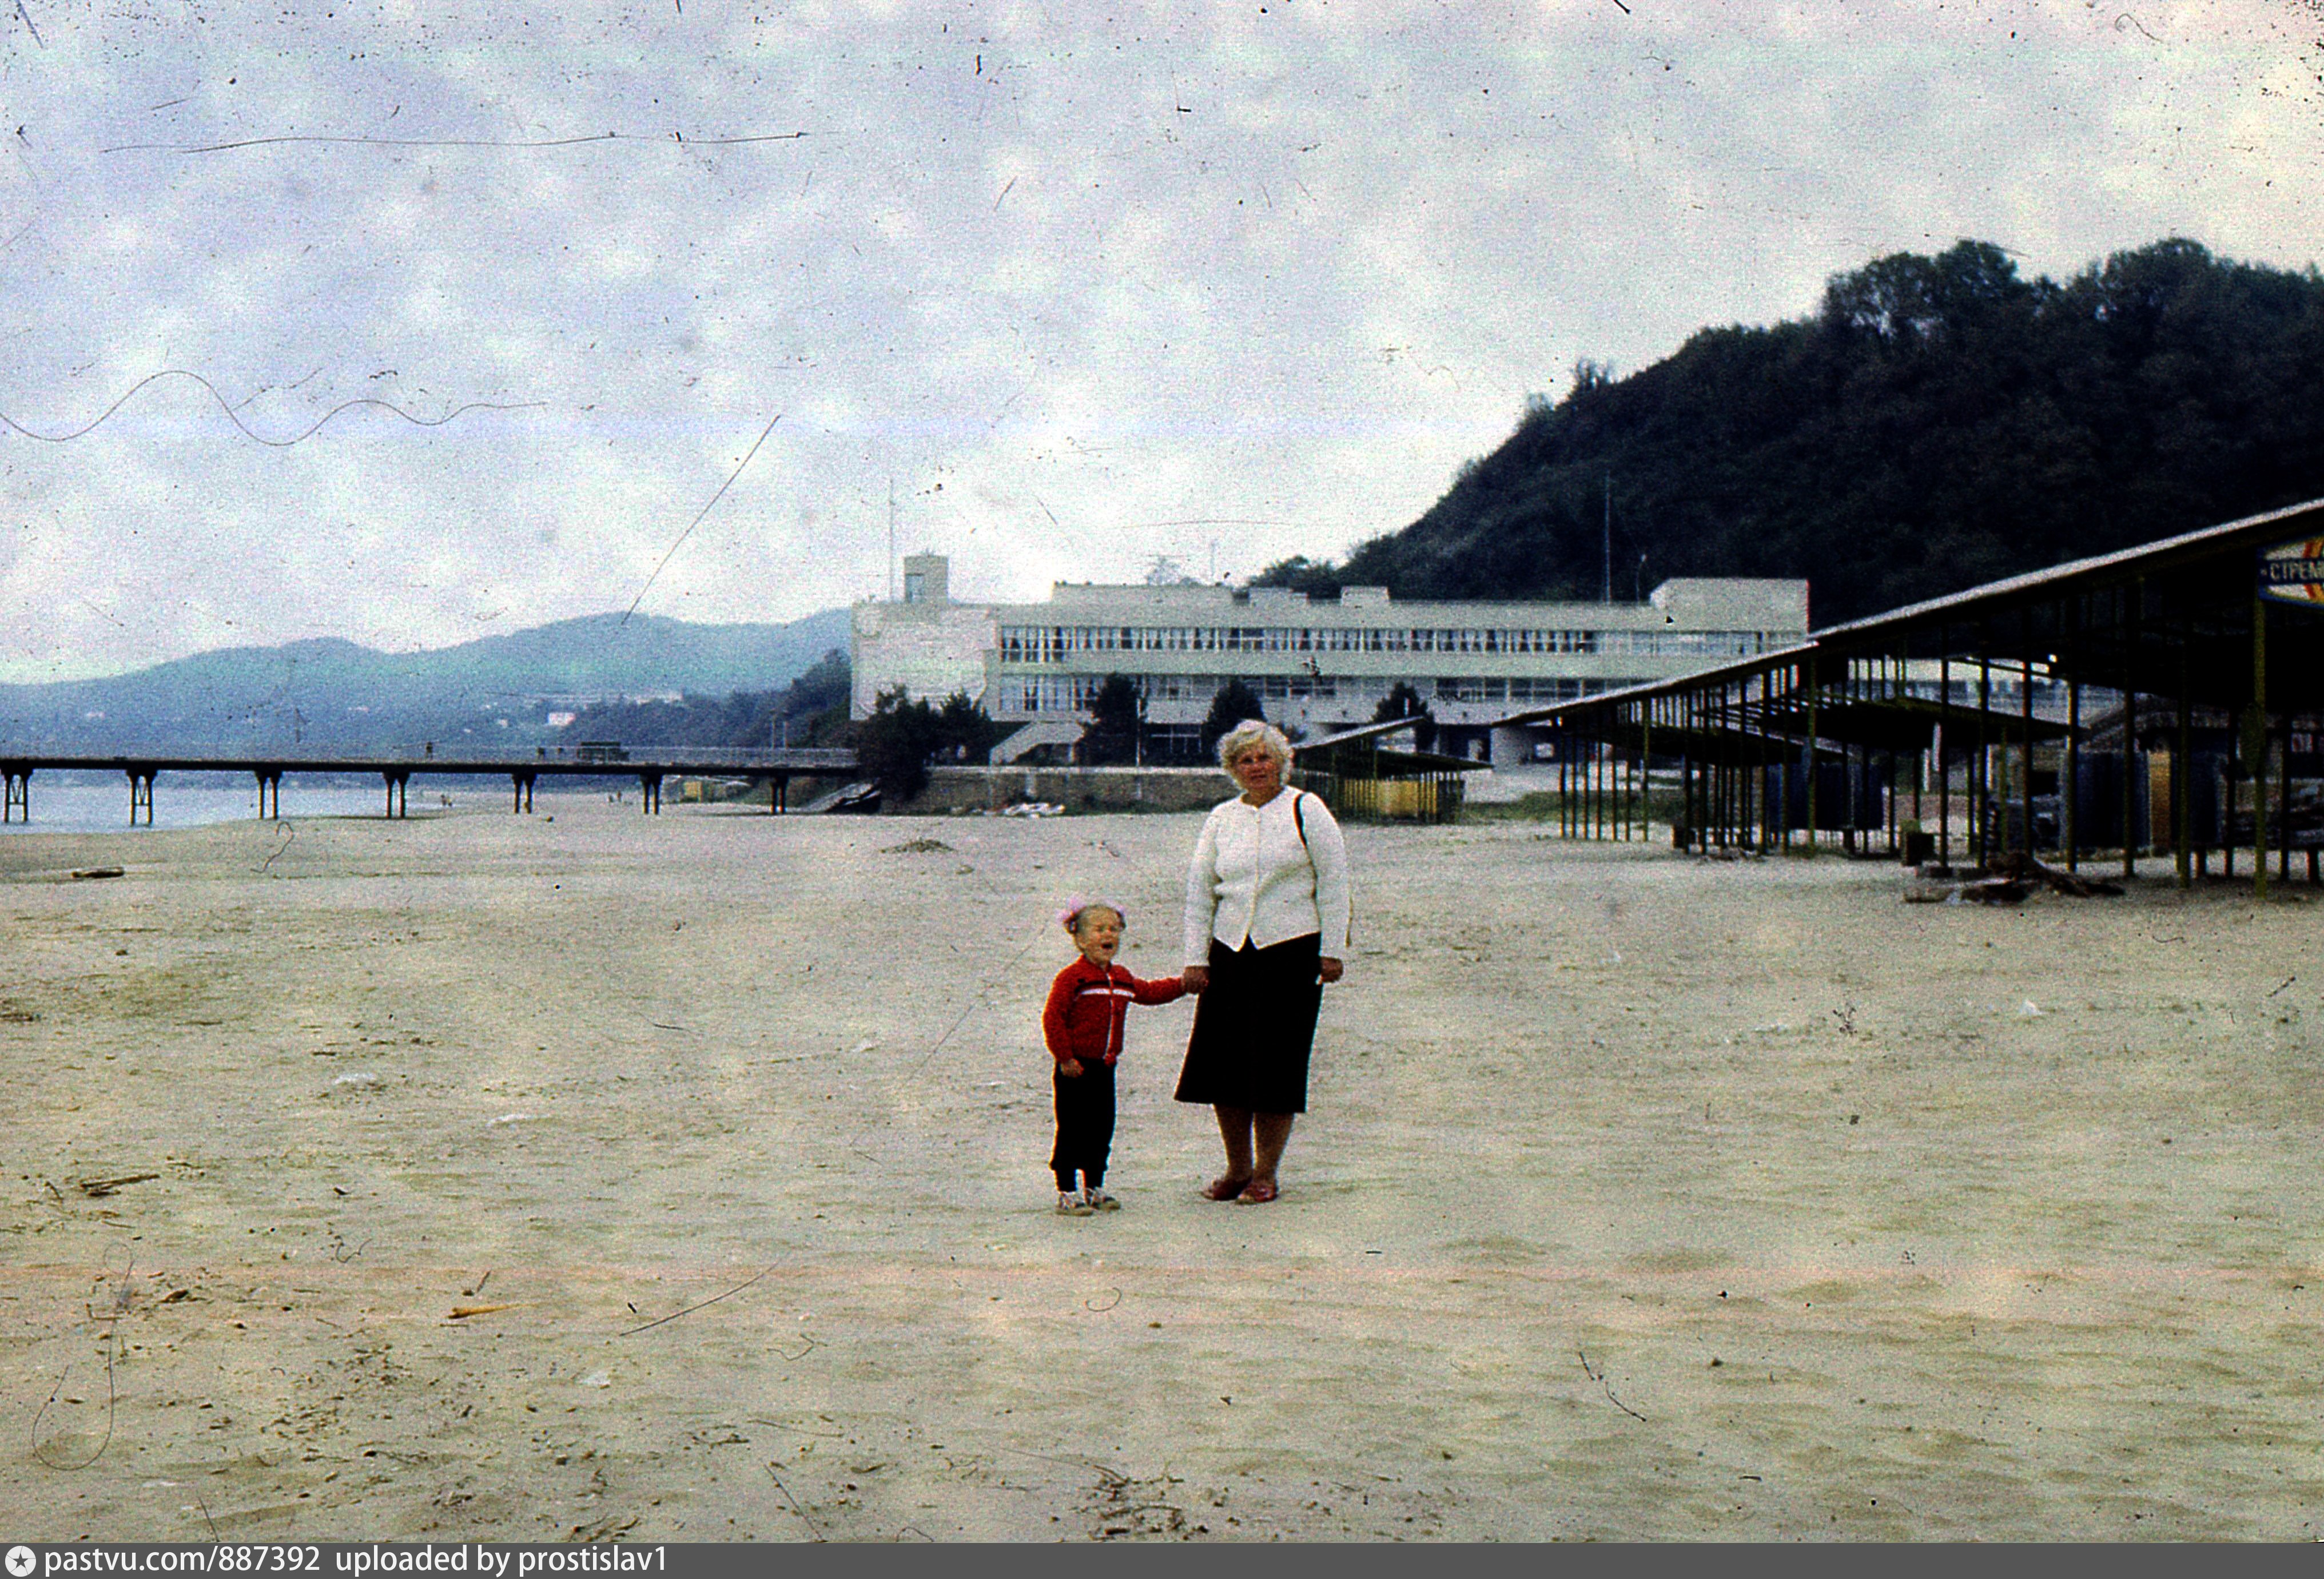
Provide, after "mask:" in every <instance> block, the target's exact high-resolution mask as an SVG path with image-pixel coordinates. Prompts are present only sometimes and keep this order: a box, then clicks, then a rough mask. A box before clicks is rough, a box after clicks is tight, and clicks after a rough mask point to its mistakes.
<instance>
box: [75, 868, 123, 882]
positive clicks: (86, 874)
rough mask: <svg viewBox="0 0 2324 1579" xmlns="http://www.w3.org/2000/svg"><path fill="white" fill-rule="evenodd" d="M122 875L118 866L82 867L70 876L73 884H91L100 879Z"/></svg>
mask: <svg viewBox="0 0 2324 1579" xmlns="http://www.w3.org/2000/svg"><path fill="white" fill-rule="evenodd" d="M121 875H122V871H121V868H120V867H118V866H84V867H82V868H81V869H80V870H79V871H78V872H76V873H73V874H72V877H73V881H74V882H96V881H97V880H99V879H102V878H107V877H119V876H121Z"/></svg>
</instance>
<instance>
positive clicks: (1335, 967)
mask: <svg viewBox="0 0 2324 1579" xmlns="http://www.w3.org/2000/svg"><path fill="white" fill-rule="evenodd" d="M1347 968H1348V967H1347V966H1346V965H1342V964H1341V963H1340V961H1338V960H1336V959H1333V957H1332V956H1330V955H1328V954H1327V955H1325V956H1323V958H1321V959H1319V960H1317V961H1316V962H1315V974H1317V975H1319V976H1321V977H1323V984H1324V985H1325V986H1329V985H1331V984H1332V983H1333V982H1336V981H1338V980H1339V979H1340V977H1341V976H1342V974H1344V973H1345V972H1346V970H1347Z"/></svg>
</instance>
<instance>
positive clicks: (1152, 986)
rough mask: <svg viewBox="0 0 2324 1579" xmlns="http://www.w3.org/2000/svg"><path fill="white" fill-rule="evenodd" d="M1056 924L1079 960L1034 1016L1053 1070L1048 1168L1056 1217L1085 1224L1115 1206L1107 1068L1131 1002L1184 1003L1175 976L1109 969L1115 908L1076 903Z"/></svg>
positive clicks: (1117, 923)
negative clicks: (1149, 978) (1053, 1129)
mask: <svg viewBox="0 0 2324 1579" xmlns="http://www.w3.org/2000/svg"><path fill="white" fill-rule="evenodd" d="M1057 919H1058V920H1060V921H1062V922H1064V923H1065V930H1066V931H1067V932H1069V933H1071V934H1072V935H1073V939H1074V947H1075V948H1078V949H1080V950H1081V957H1080V958H1079V959H1077V960H1075V961H1074V963H1073V964H1071V965H1067V966H1066V967H1065V969H1063V970H1061V971H1059V972H1058V973H1057V979H1056V982H1055V983H1052V984H1051V985H1050V988H1049V1002H1048V1006H1047V1008H1045V1009H1043V1010H1042V1011H1041V1032H1042V1035H1043V1036H1044V1037H1045V1038H1046V1039H1047V1041H1048V1044H1049V1053H1050V1056H1051V1057H1054V1058H1056V1066H1057V1067H1056V1074H1055V1076H1054V1077H1053V1080H1052V1084H1053V1085H1055V1086H1056V1095H1057V1144H1056V1150H1053V1151H1052V1152H1051V1153H1050V1154H1049V1168H1050V1171H1052V1172H1053V1173H1055V1174H1056V1176H1057V1210H1058V1211H1059V1212H1060V1213H1061V1214H1064V1215H1065V1216H1068V1217H1086V1216H1088V1215H1089V1214H1091V1213H1093V1212H1112V1211H1118V1210H1120V1206H1121V1203H1120V1201H1117V1200H1115V1199H1114V1198H1113V1197H1112V1196H1109V1195H1107V1194H1106V1193H1105V1159H1106V1153H1107V1152H1108V1151H1109V1150H1111V1148H1112V1145H1113V1065H1114V1060H1115V1059H1117V1058H1119V1057H1120V1056H1121V1027H1122V1021H1123V1020H1126V1019H1128V1018H1129V1016H1130V1005H1131V1004H1132V1003H1167V1002H1170V1001H1171V1000H1172V999H1174V998H1179V997H1183V996H1185V992H1186V985H1185V983H1184V982H1182V981H1180V980H1179V979H1178V978H1177V977H1176V976H1172V977H1169V978H1167V979H1166V980H1163V981H1158V982H1141V981H1139V979H1138V978H1137V977H1136V976H1134V975H1131V974H1130V972H1129V971H1127V970H1126V969H1124V968H1123V967H1121V966H1120V965H1116V964H1114V963H1113V956H1114V955H1115V954H1116V953H1117V952H1118V951H1119V950H1120V947H1121V928H1122V926H1123V919H1122V913H1121V907H1120V905H1116V904H1110V903H1107V902H1105V901H1103V900H1074V902H1073V904H1071V905H1070V906H1068V907H1067V908H1066V909H1065V910H1063V911H1061V912H1060V913H1059V914H1058V917H1057ZM1076 1172H1078V1173H1079V1174H1080V1176H1081V1182H1082V1189H1081V1193H1080V1194H1079V1195H1075V1194H1074V1174H1075V1173H1076Z"/></svg>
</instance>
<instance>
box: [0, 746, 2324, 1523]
mask: <svg viewBox="0 0 2324 1579" xmlns="http://www.w3.org/2000/svg"><path fill="white" fill-rule="evenodd" d="M1223 791H1224V786H1223V784H1222V793H1223ZM539 806H540V810H541V812H542V814H543V815H537V816H534V817H512V816H511V815H509V814H508V813H507V811H506V810H505V808H504V803H500V804H498V805H496V804H495V802H494V801H493V799H492V798H489V797H478V798H476V799H475V800H474V801H473V802H471V803H464V804H463V805H462V806H460V807H458V808H455V809H454V810H453V811H451V812H449V813H447V814H445V815H439V816H432V817H415V818H413V819H412V820H410V821H409V822H388V821H384V820H380V819H369V818H350V819H345V820H303V819H298V818H296V817H294V818H293V819H292V820H291V821H290V822H287V823H283V824H279V825H276V824H263V823H258V822H255V821H253V822H249V823H235V824H225V825H218V826H210V827H206V828H195V829H186V830H161V831H158V832H153V833H139V834H135V835H131V834H115V835H102V836H98V835H88V836H62V835H42V834H38V833H34V834H30V835H20V836H9V837H7V838H5V840H0V928H5V937H6V946H5V950H0V1090H4V1091H5V1103H0V1105H5V1113H7V1115H8V1119H7V1136H8V1139H7V1146H6V1150H5V1169H0V1186H5V1189H4V1190H0V1199H4V1200H5V1204H0V1410H5V1435H0V1530H5V1532H6V1533H7V1534H8V1535H9V1536H11V1537H17V1538H31V1539H40V1540H66V1539H71V1538H75V1537H100V1538H106V1539H145V1538H158V1539H171V1540H200V1539H208V1538H210V1537H213V1536H216V1537H224V1538H227V1539H234V1538H293V1537H296V1538H308V1539H323V1538H330V1537H400V1538H416V1537H505V1538H512V1539H561V1538H574V1539H590V1538H605V1537H621V1538H627V1539H632V1540H648V1539H674V1540H699V1539H711V1540H721V1539H742V1538H748V1539H755V1540H793V1539H810V1538H816V1537H828V1538H845V1539H871V1540H884V1539H898V1538H900V1539H907V1540H909V1539H918V1538H922V1537H933V1538H936V1539H948V1538H959V1537H980V1538H981V1537H1011V1538H1016V1537H1022V1538H1032V1539H1054V1538H1063V1539H1084V1538H1109V1537H1111V1538H1155V1537H1159V1538H1177V1537H1192V1538H1196V1539H1263V1538H1269V1537H1286V1538H1293V1537H1296V1538H1321V1539H1342V1538H1354V1539H1376V1538H1432V1539H1434V1538H1460V1539H1475V1538H1513V1539H1547V1538H1582V1537H1600V1538H1604V1537H1654V1538H1664V1537H1675V1538H1697V1537H1718V1538H1791V1537H1803V1538H1811V1539H1813V1538H1862V1537H1884V1538H1895V1537H1903V1538H1960V1537H2021V1538H2022V1537H2097V1538H2107V1537H2154V1538H2221V1537H2224V1538H2259V1539H2313V1538H2315V1537H2316V1535H2317V1524H2318V1515H2319V1506H2324V1462H2319V1445H2324V1346H2320V1345H2319V1344H2318V1343H2317V1341H2316V1334H2317V1332H2318V1318H2319V1313H2324V1264H2319V1257H2320V1256H2324V1190H2319V1189H2318V1188H2317V1187H2316V1184H2315V1168H2316V1159H2317V1158H2318V1156H2319V1154H2324V1048H2319V1038H2318V1026H2319V1022H2324V948H2319V928H2320V927H2324V904H2319V902H2317V899H2316V893H2315V891H2309V890H2305V889H2303V888H2301V887H2300V886H2299V885H2294V888H2293V892H2294V894H2295V895H2297V896H2298V902H2271V903H2270V904H2269V905H2267V906H2265V907H2264V908H2259V907H2255V905H2254V904H2253V902H2252V900H2251V899H2250V897H2249V891H2248V888H2247V886H2245V885H2237V886H2235V887H2228V886H2226V885H2218V886H2215V887H2213V888H2211V889H2209V890H2203V891H2196V892H2194V893H2191V894H2181V892H2179V891H2177V890H2176V889H2175V888H2172V887H2171V886H2169V885H2168V884H2167V883H2166V882H2164V881H2163V876H2162V873H2163V868H2162V866H2161V864H2160V863H2157V864H2155V865H2154V866H2153V867H2152V868H2151V870H2152V871H2153V873H2154V876H2153V878H2152V879H2151V880H2149V881H2145V882H2141V883H2140V884H2139V885H2137V886H2136V887H2135V889H2134V891H2132V892H2131V893H2130V894H2129V895H2127V896H2126V897H2124V898H2121V899H2115V900H2071V899H2065V898H2061V897H2055V896H2050V895H2046V894H2045V895H2037V896H2036V897H2035V898H2033V900H2030V901H2028V902H2027V903H2026V904H2024V906H2023V907H2022V908H2018V909H2014V910H1987V909H1984V908H1979V907H1971V906H1935V905H1906V904H1904V903H1901V902H1900V900H1899V895H1900V892H1901V891H1902V889H1903V887H1904V879H1903V875H1902V873H1900V872H1899V871H1898V869H1897V868H1895V867H1894V866H1890V865H1886V864H1882V863H1850V862H1845V861H1841V860H1839V859H1820V860H1816V861H1813V862H1807V861H1801V860H1796V859H1794V860H1771V861H1765V862H1736V863H1703V862H1700V861H1696V860H1692V859H1688V858H1683V857H1680V856H1677V855H1674V854H1672V853H1671V852H1670V851H1669V850H1668V849H1667V848H1666V847H1662V846H1655V845H1618V846H1616V845H1605V846H1590V845H1577V844H1571V843H1566V842H1562V841H1559V840H1556V839H1554V838H1552V837H1549V836H1546V830H1545V829H1544V828H1542V827H1540V826H1535V825H1531V824H1526V823H1517V822H1511V823H1483V824H1474V825H1470V826H1453V827H1445V828H1417V827H1359V828H1353V829H1351V832H1350V845H1351V856H1352V859H1353V862H1354V863H1355V870H1356V873H1357V880H1358V885H1359V886H1358V897H1357V911H1356V916H1357V919H1356V940H1355V946H1354V950H1353V958H1352V959H1351V961H1350V968H1349V972H1348V978H1347V980H1346V982H1345V983H1342V985H1340V986H1338V987H1335V988H1333V990H1332V991H1331V993H1329V994H1328V995H1327V999H1326V1005H1325V1009H1324V1017H1323V1030H1322V1031H1321V1034H1320V1036H1319V1039H1318V1057H1317V1067H1316V1076H1315V1080H1314V1097H1313V1108H1314V1111H1313V1113H1311V1114H1310V1116H1309V1117H1308V1118H1307V1119H1306V1120H1305V1121H1304V1122H1302V1124H1301V1126H1300V1128H1299V1130H1298V1132H1297V1134H1296V1137H1295V1139H1294V1141H1293V1145H1292V1150H1291V1154H1290V1156H1289V1158H1288V1159H1287V1161H1286V1170H1285V1193H1284V1196H1283V1199H1282V1200H1281V1201H1280V1202H1278V1203H1277V1204H1275V1205H1268V1206H1245V1205H1213V1204H1209V1203H1205V1202H1203V1201H1201V1200H1199V1199H1198V1198H1197V1196H1196V1195H1195V1190H1196V1187H1198V1186H1199V1185H1200V1184H1201V1182H1202V1181H1203V1180H1204V1179H1205V1178H1207V1177H1210V1175H1211V1173H1212V1172H1213V1171H1215V1163H1216V1160H1217V1157H1216V1152H1217V1143H1216V1138H1215V1133H1214V1131H1213V1129H1212V1127H1211V1124H1210V1122H1209V1115H1208V1113H1206V1112H1203V1111H1201V1110H1194V1109H1188V1108H1183V1107H1180V1106H1179V1105H1178V1104H1176V1103H1173V1102H1172V1101H1171V1100H1170V1099H1169V1091H1170V1086H1171V1082H1172V1080H1173V1078H1174V1077H1175V1075H1176V1067H1177V1057H1178V1052H1179V1049H1180V1048H1182V1047H1183V1043H1184V1038H1185V1029H1186V1025H1187V1022H1188V1018H1189V1014H1190V1009H1189V1007H1188V1006H1186V1005H1184V1004H1179V1005H1172V1006H1169V1007H1166V1008H1162V1009H1154V1010H1141V1011H1136V1013H1135V1014H1134V1017H1133V1019H1132V1020H1131V1025H1130V1047H1129V1051H1128V1054H1127V1056H1126V1057H1125V1060H1124V1064H1123V1067H1122V1075H1121V1089H1122V1113H1121V1122H1120V1132H1119V1138H1118V1140H1117V1144H1116V1150H1115V1167H1114V1172H1113V1175H1112V1177H1111V1179H1110V1181H1109V1183H1110V1184H1111V1187H1112V1188H1113V1189H1114V1190H1115V1192H1116V1193H1117V1194H1118V1195H1120V1197H1121V1198H1122V1200H1123V1202H1124V1205H1125V1209H1124V1210H1123V1211H1121V1212H1120V1213H1119V1214H1109V1215H1105V1216H1100V1217H1094V1218H1089V1219H1072V1218H1061V1217H1058V1216H1056V1215H1055V1214H1053V1213H1052V1211H1051V1210H1050V1207H1051V1204H1052V1202H1053V1200H1054V1194H1053V1191H1052V1187H1051V1186H1050V1184H1049V1182H1048V1180H1047V1174H1046V1169H1045V1168H1044V1166H1043V1164H1044V1162H1045V1161H1046V1159H1047V1145H1048V1134H1049V1130H1048V1126H1049V1115H1048V1087H1047V1056H1046V1055H1045V1054H1044V1053H1043V1052H1042V1050H1041V1048H1040V1046H1039V1040H1038V1027H1037V1018H1038V1012H1039V1006H1040V1002H1041V999H1042V995H1043V993H1044V991H1045V989H1046V987H1047V983H1048V981H1049V979H1050V977H1051V976H1052V975H1053V974H1055V973H1056V970H1057V969H1058V968H1059V967H1060V966H1061V965H1063V964H1064V963H1065V960H1066V958H1067V945H1066V943H1065V939H1064V937H1063V936H1062V935H1061V934H1060V933H1059V932H1058V931H1057V929H1056V925H1055V922H1054V921H1053V919H1051V918H1052V914H1053V912H1054V910H1056V906H1057V904H1058V903H1059V901H1060V900H1062V899H1063V898H1064V897H1065V895H1067V894H1068V893H1071V892H1074V891H1093V892H1105V893H1110V894H1115V895H1119V896H1120V898H1121V899H1122V900H1124V901H1125V902H1126V903H1127V904H1128V906H1129V907H1130V935H1129V943H1128V946H1127V947H1126V948H1125V951H1124V956H1123V958H1124V962H1125V963H1126V964H1128V965H1130V967H1131V968H1132V969H1134V970H1136V971H1138V972H1139V974H1146V975H1154V974H1166V973H1168V972H1170V971H1172V970H1174V969H1175V967H1176V932H1177V919H1176V910H1177V895H1178V891H1179V887H1180V883H1181V882H1182V874H1183V871H1184V862H1185V856H1186V853H1187V851H1188V849H1189V848H1190V846H1191V845H1192V842H1193V839H1194V832H1195V829H1196V827H1197V826H1198V821H1199V819H1198V817H1194V816H1154V817H1129V816H1123V817H1098V816H1093V817H1061V818H1053V819H1045V820H1039V821H1020V820H1013V819H1001V818H990V819H987V818H917V819H916V818H840V817H834V818H807V817H789V818H775V817H766V816H763V815H761V816H755V817H754V816H749V815H739V814H736V813H734V812H733V811H731V810H727V809H724V808H693V807H687V808H678V807H673V808H671V810H670V811H669V812H668V813H666V814H665V815H664V816H662V817H659V818H647V817H641V816H639V815H638V813H637V810H636V808H635V807H634V805H623V806H613V805H610V804H606V803H604V802H603V801H602V800H593V799H589V798H588V797H586V796H580V795H576V796H570V797H565V796H558V797H551V796H547V795H544V796H542V797H541V799H540V802H539ZM103 864H115V865H119V866H121V867H123V868H124V869H125V874H124V875H123V876H122V877H120V878H117V879H112V880H83V881H76V880H74V879H73V878H72V877H71V876H70V873H71V872H72V871H73V870H74V869H84V870H85V869H88V868H91V867H96V866H98V865H103ZM114 1180H119V1181H128V1182H120V1183H115V1184H112V1185H110V1186H109V1187H108V1185H107V1181H114ZM462 1313H466V1314H462Z"/></svg>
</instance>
